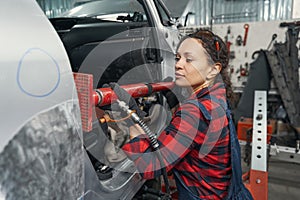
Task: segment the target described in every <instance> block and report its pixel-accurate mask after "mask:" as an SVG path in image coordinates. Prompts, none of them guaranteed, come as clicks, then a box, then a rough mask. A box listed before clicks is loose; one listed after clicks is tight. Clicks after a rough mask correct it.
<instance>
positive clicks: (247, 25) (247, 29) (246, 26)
mask: <svg viewBox="0 0 300 200" xmlns="http://www.w3.org/2000/svg"><path fill="white" fill-rule="evenodd" d="M244 29H245V34H244V40H243V46H246V43H247V37H248V31H249V24H245V25H244Z"/></svg>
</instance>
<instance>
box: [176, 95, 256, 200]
mask: <svg viewBox="0 0 300 200" xmlns="http://www.w3.org/2000/svg"><path fill="white" fill-rule="evenodd" d="M209 98H210V99H213V100H214V101H216V102H220V104H221V106H222V107H223V108H224V109H225V111H226V116H227V118H228V122H229V130H230V147H231V167H232V175H231V181H230V185H229V189H228V195H227V197H226V198H225V199H226V200H253V197H252V195H251V194H250V192H249V191H248V190H247V188H246V187H245V186H244V184H243V181H242V167H241V155H240V144H239V142H238V139H237V134H236V130H235V126H234V124H233V120H232V117H231V112H230V110H229V108H228V103H227V102H226V103H225V102H223V101H220V100H217V99H215V98H214V97H213V96H210V97H209ZM187 103H192V104H194V105H196V106H197V107H198V108H199V109H200V110H201V112H202V113H205V112H206V113H207V110H205V107H204V106H203V105H202V104H201V103H200V102H199V101H197V100H195V101H194V100H189V101H188V102H187ZM173 173H174V177H175V181H176V186H177V190H178V199H179V200H201V199H200V198H199V197H198V196H196V195H195V194H193V193H192V192H191V191H190V190H189V189H188V187H187V186H186V185H185V184H184V182H183V181H182V179H181V178H180V176H179V174H178V172H177V171H176V170H174V171H173Z"/></svg>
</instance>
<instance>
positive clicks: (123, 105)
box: [117, 100, 171, 198]
mask: <svg viewBox="0 0 300 200" xmlns="http://www.w3.org/2000/svg"><path fill="white" fill-rule="evenodd" d="M117 103H118V104H119V106H120V108H121V109H122V110H123V111H124V112H126V113H127V114H128V115H130V116H131V119H132V120H133V121H134V122H135V123H137V124H138V125H139V126H140V127H141V128H142V129H143V131H144V132H145V134H146V135H147V136H148V137H149V140H150V144H151V146H152V148H153V150H154V152H155V153H156V156H157V158H158V160H159V163H160V166H161V168H162V169H161V170H162V175H163V179H164V183H165V187H166V193H167V195H168V197H169V198H170V196H171V195H170V184H169V180H168V175H167V170H166V168H165V167H163V166H164V162H163V157H162V154H161V151H160V149H159V143H158V141H157V138H156V135H155V134H154V133H153V132H152V131H151V130H150V129H149V127H148V126H147V125H146V124H145V122H144V121H143V120H142V119H141V118H140V117H139V116H138V115H137V114H136V113H135V112H133V111H132V110H130V109H129V107H128V106H127V105H126V103H125V102H124V101H120V100H117Z"/></svg>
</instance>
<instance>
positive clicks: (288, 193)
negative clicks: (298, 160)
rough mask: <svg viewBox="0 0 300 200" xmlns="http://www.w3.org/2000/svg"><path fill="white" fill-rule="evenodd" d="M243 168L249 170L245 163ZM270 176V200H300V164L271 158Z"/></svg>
mask: <svg viewBox="0 0 300 200" xmlns="http://www.w3.org/2000/svg"><path fill="white" fill-rule="evenodd" d="M242 155H243V154H242ZM242 166H243V171H247V170H248V167H247V166H246V164H245V162H244V161H242ZM268 175H269V179H268V181H269V184H268V199H269V200H296V199H300V164H295V163H288V162H283V161H278V160H276V159H274V158H272V157H271V158H270V161H269V168H268Z"/></svg>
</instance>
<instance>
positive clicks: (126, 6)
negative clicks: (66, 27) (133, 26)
mask: <svg viewBox="0 0 300 200" xmlns="http://www.w3.org/2000/svg"><path fill="white" fill-rule="evenodd" d="M74 5H75V7H74V8H72V9H70V10H68V11H67V12H65V13H63V14H61V15H60V16H57V17H93V18H98V19H102V20H109V21H122V22H126V21H145V20H146V15H145V12H144V9H143V7H142V5H141V4H140V3H139V2H138V1H137V0H122V1H120V0H99V1H92V2H87V3H83V4H80V5H77V6H76V4H74Z"/></svg>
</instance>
